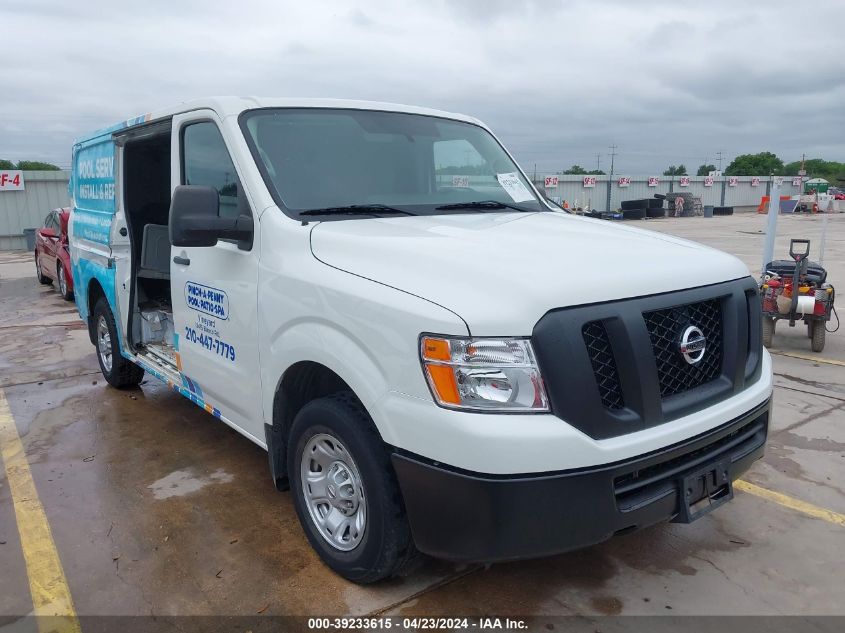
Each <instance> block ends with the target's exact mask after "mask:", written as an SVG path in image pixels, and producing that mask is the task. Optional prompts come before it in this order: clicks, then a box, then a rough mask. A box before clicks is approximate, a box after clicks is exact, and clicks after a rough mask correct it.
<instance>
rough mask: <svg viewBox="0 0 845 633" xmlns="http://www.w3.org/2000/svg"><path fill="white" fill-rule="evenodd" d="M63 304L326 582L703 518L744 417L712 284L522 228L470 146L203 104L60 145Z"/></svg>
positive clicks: (564, 229)
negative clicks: (67, 243)
mask: <svg viewBox="0 0 845 633" xmlns="http://www.w3.org/2000/svg"><path fill="white" fill-rule="evenodd" d="M71 193H72V198H73V213H72V220H71V256H72V262H73V276H74V284H75V289H76V293H75V294H76V302H77V305H78V307H79V313H80V315H81V317H82V318H83V319H84V320H85V321H86V323H87V325H88V331H89V333H90V338H91V342H92V343H93V344H94V345H95V346H96V349H97V355H98V358H99V362H100V366H101V368H102V371H103V375H104V376H105V377H106V379H107V380H108V382H109V383H110V384H111V385H113V386H115V387H118V388H123V387H133V386H135V385H137V384H138V383H139V382H140V380H141V378H142V376H143V375H144V372H147V373H149V374H151V375H153V376H155V377H156V378H159V379H161V380H163V381H165V382H166V383H167V384H168V385H170V386H171V387H172V388H173V389H174V390H175V391H177V392H179V393H180V394H182V395H183V396H185V397H187V398H189V399H190V400H192V401H193V402H195V403H196V404H197V405H199V406H201V407H203V408H205V410H206V411H208V412H209V413H211V414H213V415H214V416H215V417H216V418H219V419H220V420H222V421H223V422H224V423H226V424H228V425H229V426H231V427H232V428H234V429H236V430H237V431H238V432H240V433H241V434H243V435H244V436H246V437H247V438H249V439H250V440H252V441H253V442H255V443H256V444H258V445H260V446H262V447H264V448H266V449H267V451H268V454H269V461H270V472H271V475H272V478H273V482H274V483H275V485H276V486H277V487H278V488H279V489H280V490H284V489H287V488H288V487H290V490H291V494H292V495H293V497H294V500H295V505H296V510H297V513H298V515H299V518H300V520H301V522H302V526H303V529H304V531H305V534H306V535H307V537H308V539H309V541H310V542H311V545H312V546H313V547H314V548H315V549H316V550H317V552H318V553H319V554H320V556H321V557H322V558H323V559H324V560H325V562H326V563H327V564H328V565H329V566H330V567H332V568H333V569H334V570H336V571H337V572H338V573H340V574H342V575H343V576H345V577H346V578H349V579H351V580H354V581H356V582H372V581H375V580H378V579H380V578H384V577H386V576H389V575H391V574H394V573H396V572H397V570H399V569H400V568H401V567H402V565H403V564H404V563H405V562H406V561H407V560H409V559H410V558H411V556H412V555H413V553H414V552H415V551H418V550H419V551H422V552H425V553H428V554H431V555H434V556H437V557H442V558H447V559H452V560H461V561H499V560H509V559H517V558H523V557H530V556H541V555H547V554H552V553H555V552H561V551H564V550H568V549H572V548H577V547H583V546H587V545H590V544H593V543H597V542H599V541H602V540H604V539H607V538H609V537H610V536H612V535H613V534H618V533H622V532H628V531H630V530H634V529H637V528H641V527H644V526H646V525H650V524H653V523H656V522H659V521H664V520H676V521H683V522H688V521H691V520H693V519H695V518H697V517H699V516H701V515H702V514H704V513H705V512H707V511H709V510H711V509H713V508H715V507H717V506H718V505H721V504H722V503H724V502H725V501H727V500H729V499H730V498H731V497H732V491H733V488H732V483H731V482H732V480H734V479H735V478H736V477H738V476H739V475H740V474H741V473H742V472H743V471H745V470H746V469H747V468H748V467H749V465H750V464H751V463H752V462H753V461H754V460H756V459H757V458H759V457H760V456H761V455H762V453H763V448H764V444H765V440H766V434H767V429H768V419H769V401H770V397H771V392H772V373H771V372H772V370H771V361H770V358H769V356H768V354H767V353H766V351H765V350H764V349H763V348H762V346H761V336H760V305H759V299H758V296H757V289H756V285H755V283H754V281H753V280H752V279H751V278H750V277H749V273H748V270H747V269H746V268H745V266H743V265H742V264H741V263H740V262H739V261H738V260H737V259H735V258H734V257H732V256H729V255H726V254H724V253H721V252H718V251H716V250H712V249H709V248H705V247H703V246H700V245H697V244H692V243H690V242H686V241H683V240H679V239H675V238H672V237H668V236H666V235H658V234H654V233H649V232H645V231H641V230H637V229H634V228H631V227H629V226H623V225H620V224H615V223H608V222H602V221H598V220H589V219H583V218H579V217H575V216H572V215H569V214H567V213H564V212H562V211H561V210H560V209H552V208H550V207H549V206H548V205H547V204H546V203H545V202H544V200H543V199H542V198H541V197H540V196H539V195H538V192H537V191H536V189H535V188H534V187H533V186H532V184H531V182H530V181H529V180H528V179H527V178H526V177H525V175H524V174H523V172H522V171H521V170H520V168H519V167H518V166H517V165H516V163H515V162H514V160H513V159H512V158H511V156H510V155H509V154H508V152H507V151H506V150H505V149H504V148H503V147H502V145H501V144H500V143H499V142H498V140H497V139H496V138H495V137H494V136H493V134H492V133H491V132H490V131H489V130H488V129H487V128H486V127H485V126H484V125H483V124H482V123H480V122H479V121H477V120H475V119H473V118H471V117H467V116H462V115H457V114H451V113H447V112H438V111H433V110H426V109H422V108H415V107H408V106H397V105H390V104H383V103H362V102H355V101H331V100H293V99H253V98H220V99H209V100H205V101H198V102H193V103H187V104H184V105H182V106H179V107H176V108H172V109H169V110H165V111H161V112H157V113H153V114H148V115H145V116H142V117H139V118H136V119H131V120H129V121H126V122H124V123H121V124H119V125H116V126H114V127H112V128H109V129H107V130H104V131H101V132H97V133H95V134H92V135H91V136H90V137H87V138H85V139H82V140H80V141H79V142H78V143H77V144H76V145H75V146H74V148H73V176H72V180H71Z"/></svg>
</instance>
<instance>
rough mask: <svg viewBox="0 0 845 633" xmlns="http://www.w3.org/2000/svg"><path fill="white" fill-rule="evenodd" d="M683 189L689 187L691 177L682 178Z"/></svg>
mask: <svg viewBox="0 0 845 633" xmlns="http://www.w3.org/2000/svg"><path fill="white" fill-rule="evenodd" d="M681 187H689V176H681Z"/></svg>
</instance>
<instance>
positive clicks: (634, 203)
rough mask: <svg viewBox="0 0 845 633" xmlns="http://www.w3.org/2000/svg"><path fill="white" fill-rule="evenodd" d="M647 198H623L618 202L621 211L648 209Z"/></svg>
mask: <svg viewBox="0 0 845 633" xmlns="http://www.w3.org/2000/svg"><path fill="white" fill-rule="evenodd" d="M649 202H650V201H649V200H647V199H646V200H623V201H622V202H621V203H620V204H621V207H622V210H623V211H629V210H633V209H648V204H649Z"/></svg>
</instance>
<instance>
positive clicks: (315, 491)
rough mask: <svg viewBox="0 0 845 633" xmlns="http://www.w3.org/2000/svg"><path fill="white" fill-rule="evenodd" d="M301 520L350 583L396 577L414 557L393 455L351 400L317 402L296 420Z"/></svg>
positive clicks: (293, 467) (292, 453)
mask: <svg viewBox="0 0 845 633" xmlns="http://www.w3.org/2000/svg"><path fill="white" fill-rule="evenodd" d="M287 463H288V465H289V466H288V467H289V475H288V476H289V480H290V484H291V492H292V494H293V500H294V505H295V506H296V513H297V515H298V516H299V520H300V522H301V523H302V527H303V529H304V530H305V535H306V536H307V537H308V541H309V542H310V543H311V546H312V547H313V548H314V549H315V550H316V551H317V553H318V554H319V555H320V558H322V559H323V561H324V562H325V563H326V565H328V566H329V567H331V568H332V569H333V570H334V571H335V572H337V573H338V574H340V575H341V576H343V577H344V578H346V579H348V580H351V581H353V582H357V583H361V584H365V583H372V582H376V581H378V580H381V579H383V578H387V577H389V576H393V575H395V574H396V573H398V572H399V571H400V570H401V569H402V568H403V567H404V566H405V565H406V564H407V563H408V562H409V561H410V560H411V559H412V558H413V555H414V553H415V549H414V545H413V541H412V539H411V531H410V528H409V526H408V521H407V518H406V517H405V508H404V504H403V503H402V496H401V493H400V491H399V485H398V483H397V481H396V475H395V473H394V472H393V465H392V464H391V462H390V455H389V453H388V451H387V449H386V448H385V445H384V442H382V440H381V437H380V436H379V434H378V432H377V431H376V429H375V427H374V426H373V422H372V420H371V419H370V416H369V415H367V412H366V411H365V410H364V408H363V407H362V406H361V404H360V403H359V402H358V400H357V399H356V398H355V397H354V396H353V395H352V394H351V393H338V394H335V395H332V396H327V397H324V398H318V399H317V400H313V401H311V402H309V403H308V404H307V405H305V406H304V407H303V408H302V410H300V412H299V413H298V414H297V416H296V418H295V419H294V421H293V426H292V428H291V433H290V438H289V442H288V460H287Z"/></svg>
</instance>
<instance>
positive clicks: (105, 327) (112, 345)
mask: <svg viewBox="0 0 845 633" xmlns="http://www.w3.org/2000/svg"><path fill="white" fill-rule="evenodd" d="M91 316H92V318H93V319H94V345H95V346H96V347H97V361H98V362H99V363H100V371H101V372H103V378H105V379H106V382H108V383H109V384H110V385H111V386H112V387H115V388H116V389H126V388H129V387H137V386H138V384H139V383H140V382H141V380H142V379H143V378H144V370H143V369H142V368H141V367H138V365H136V364H135V363H132V362H130V361H128V360H126V359H125V358H124V357H123V356H122V355H121V353H120V344H119V342H118V338H117V327H116V326H115V324H114V315H112V312H111V307H109V302H108V301H107V300H106V298H105V297H100V299H99V300H98V301H97V304H96V305H95V306H94V313H93V314H92V315H91Z"/></svg>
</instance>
